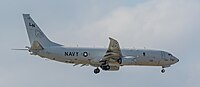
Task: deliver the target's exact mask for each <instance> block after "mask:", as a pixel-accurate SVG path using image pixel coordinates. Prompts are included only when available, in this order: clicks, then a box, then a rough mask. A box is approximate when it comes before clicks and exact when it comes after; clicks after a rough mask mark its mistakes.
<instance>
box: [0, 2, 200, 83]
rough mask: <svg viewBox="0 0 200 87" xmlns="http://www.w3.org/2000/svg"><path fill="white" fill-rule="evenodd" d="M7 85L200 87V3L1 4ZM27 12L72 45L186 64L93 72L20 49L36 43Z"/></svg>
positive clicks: (1, 65) (2, 78)
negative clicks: (162, 54)
mask: <svg viewBox="0 0 200 87" xmlns="http://www.w3.org/2000/svg"><path fill="white" fill-rule="evenodd" d="M0 11H1V12H0V30H1V32H0V41H1V43H0V49H1V50H0V55H1V61H0V87H70V86H71V87H80V86H82V87H105V86H106V87H121V86H123V87H127V86H133V87H147V86H148V87H158V86H162V87H199V86H200V83H199V81H200V67H199V66H200V58H199V57H200V56H199V54H200V51H199V49H200V45H199V44H200V24H199V23H200V0H54V1H53V0H51V1H50V0H1V1H0ZM23 13H29V14H31V16H32V18H33V19H34V20H35V21H36V23H37V24H38V25H39V26H40V28H41V29H42V30H43V31H44V33H45V34H46V35H47V36H48V37H49V38H50V39H51V40H53V41H55V42H58V43H61V44H63V45H65V46H67V47H74V46H77V44H78V45H79V46H81V47H107V45H108V43H109V40H108V37H113V38H115V39H117V40H118V41H119V43H120V45H121V48H144V47H145V48H148V49H160V50H165V51H168V52H171V53H172V54H173V55H175V56H176V57H178V58H179V60H180V61H179V62H178V63H177V64H175V65H172V67H170V68H167V69H166V73H165V74H161V73H160V70H161V67H146V66H143V67H139V66H132V67H122V68H121V69H120V70H119V71H117V72H106V71H102V72H101V73H100V74H98V75H95V74H94V73H93V69H94V67H91V66H89V67H79V66H76V67H73V65H71V64H64V63H59V62H55V61H51V60H46V59H42V58H40V57H38V56H31V55H29V53H28V52H26V51H13V50H11V49H12V48H23V47H25V46H30V45H29V40H28V36H27V33H26V30H25V26H24V21H23V18H22V14H23Z"/></svg>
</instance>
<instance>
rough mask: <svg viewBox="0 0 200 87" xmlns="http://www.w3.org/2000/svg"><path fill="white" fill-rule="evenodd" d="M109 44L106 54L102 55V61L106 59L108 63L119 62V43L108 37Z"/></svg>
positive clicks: (120, 54)
mask: <svg viewBox="0 0 200 87" xmlns="http://www.w3.org/2000/svg"><path fill="white" fill-rule="evenodd" d="M109 39H110V44H109V47H108V49H107V51H106V54H105V55H104V58H103V59H102V61H107V62H108V63H119V64H120V63H121V57H122V53H121V50H120V46H119V43H118V42H117V40H115V39H113V38H110V37H109Z"/></svg>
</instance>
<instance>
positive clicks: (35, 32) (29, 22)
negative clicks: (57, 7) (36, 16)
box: [23, 14, 62, 47]
mask: <svg viewBox="0 0 200 87" xmlns="http://www.w3.org/2000/svg"><path fill="white" fill-rule="evenodd" d="M23 18H24V22H25V25H26V30H27V33H28V37H29V41H30V44H31V46H32V45H33V44H34V42H38V43H39V44H40V45H41V46H42V47H50V46H62V45H60V44H57V43H54V42H52V41H50V40H49V39H48V38H47V37H46V35H45V34H44V33H43V32H42V31H41V30H40V28H39V27H38V25H37V24H36V23H35V22H34V21H33V19H32V18H31V17H30V14H23Z"/></svg>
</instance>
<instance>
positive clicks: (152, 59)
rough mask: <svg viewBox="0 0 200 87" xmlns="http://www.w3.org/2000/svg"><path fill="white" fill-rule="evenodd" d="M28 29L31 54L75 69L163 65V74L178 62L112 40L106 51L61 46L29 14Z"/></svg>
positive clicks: (167, 55) (157, 52)
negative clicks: (123, 46)
mask: <svg viewBox="0 0 200 87" xmlns="http://www.w3.org/2000/svg"><path fill="white" fill-rule="evenodd" d="M23 18H24V22H25V26H26V30H27V33H28V37H29V41H30V45H31V47H26V48H27V49H26V50H28V51H29V52H30V54H31V55H38V56H40V57H42V58H48V59H51V60H55V61H59V62H63V63H72V64H74V66H76V65H79V64H81V66H88V65H90V66H93V67H96V68H95V69H94V73H95V74H97V73H99V72H100V69H102V70H105V71H118V70H119V69H120V67H121V66H126V65H127V66H131V65H138V66H161V67H162V70H161V72H162V73H164V72H165V69H164V68H167V67H170V66H171V65H172V64H175V63H177V62H178V61H179V59H178V58H176V57H175V56H173V55H172V54H171V53H169V52H166V51H161V50H147V49H141V50H139V49H137V50H136V49H120V46H119V43H118V42H117V40H115V39H113V38H109V39H110V43H109V46H108V48H107V49H105V48H81V47H64V46H63V45H61V44H58V43H55V42H52V41H50V40H49V39H48V38H47V37H46V35H45V34H44V33H43V32H42V31H41V30H40V28H39V27H38V25H37V24H36V23H35V22H34V21H33V19H32V18H31V17H30V15H29V14H23Z"/></svg>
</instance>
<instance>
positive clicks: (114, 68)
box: [101, 66, 120, 71]
mask: <svg viewBox="0 0 200 87" xmlns="http://www.w3.org/2000/svg"><path fill="white" fill-rule="evenodd" d="M119 67H120V66H101V69H102V70H105V71H117V70H119Z"/></svg>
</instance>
